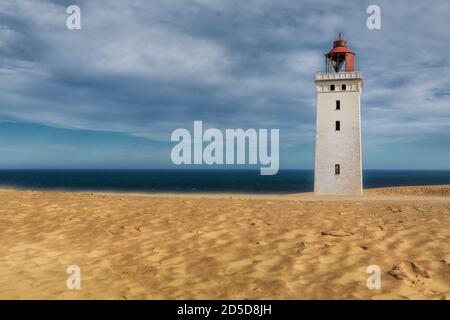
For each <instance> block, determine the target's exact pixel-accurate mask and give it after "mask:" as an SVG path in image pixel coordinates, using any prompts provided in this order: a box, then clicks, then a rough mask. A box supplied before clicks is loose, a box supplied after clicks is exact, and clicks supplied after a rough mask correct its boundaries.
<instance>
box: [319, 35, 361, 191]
mask: <svg viewBox="0 0 450 320" xmlns="http://www.w3.org/2000/svg"><path fill="white" fill-rule="evenodd" d="M315 83H316V90H317V119H316V149H315V166H314V193H315V194H316V195H355V196H356V195H362V164H361V110H360V109H361V103H360V98H361V92H362V85H363V81H362V75H361V72H360V71H357V70H355V53H354V52H353V51H351V50H350V49H349V48H348V47H347V42H346V41H345V40H344V38H343V37H342V34H341V33H339V37H338V39H337V40H336V41H334V42H333V48H332V49H331V50H330V51H329V52H328V53H327V54H326V55H325V70H324V72H318V73H317V74H316V80H315Z"/></svg>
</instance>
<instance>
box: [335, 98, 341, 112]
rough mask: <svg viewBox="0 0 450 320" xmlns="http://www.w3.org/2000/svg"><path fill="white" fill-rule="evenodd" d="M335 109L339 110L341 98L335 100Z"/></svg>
mask: <svg viewBox="0 0 450 320" xmlns="http://www.w3.org/2000/svg"><path fill="white" fill-rule="evenodd" d="M336 110H341V100H336Z"/></svg>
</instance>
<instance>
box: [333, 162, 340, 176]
mask: <svg viewBox="0 0 450 320" xmlns="http://www.w3.org/2000/svg"><path fill="white" fill-rule="evenodd" d="M334 174H341V165H340V164H335V165H334Z"/></svg>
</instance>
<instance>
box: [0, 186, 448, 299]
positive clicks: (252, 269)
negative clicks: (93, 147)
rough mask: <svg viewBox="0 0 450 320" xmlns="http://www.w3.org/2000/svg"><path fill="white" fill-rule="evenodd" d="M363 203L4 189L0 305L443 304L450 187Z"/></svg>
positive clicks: (376, 195) (385, 194)
mask: <svg viewBox="0 0 450 320" xmlns="http://www.w3.org/2000/svg"><path fill="white" fill-rule="evenodd" d="M365 194H366V195H365V196H364V197H361V198H337V197H314V196H313V195H311V194H299V195H286V196H283V195H279V196H274V195H272V196H269V195H267V196H266V195H255V196H251V195H183V196H180V195H146V196H143V195H123V194H122V195H120V194H90V193H64V192H37V191H14V190H0V252H1V254H0V298H1V299H450V186H437V187H408V188H389V189H378V190H368V191H366V193H365ZM69 265H78V266H79V267H80V269H81V289H80V290H69V289H67V287H66V280H67V278H68V277H69V275H68V274H67V273H66V269H67V267H68V266H69ZM369 265H378V266H379V267H380V270H381V289H373V290H369V289H368V288H367V286H366V280H367V277H368V276H369V274H367V273H366V270H367V267H368V266H369Z"/></svg>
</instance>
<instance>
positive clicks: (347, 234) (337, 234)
mask: <svg viewBox="0 0 450 320" xmlns="http://www.w3.org/2000/svg"><path fill="white" fill-rule="evenodd" d="M321 234H322V235H323V236H332V237H350V236H352V235H353V233H350V232H346V231H343V230H331V231H322V232H321Z"/></svg>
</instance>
